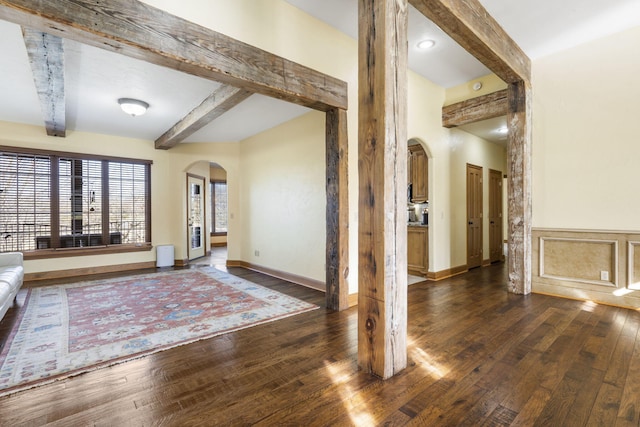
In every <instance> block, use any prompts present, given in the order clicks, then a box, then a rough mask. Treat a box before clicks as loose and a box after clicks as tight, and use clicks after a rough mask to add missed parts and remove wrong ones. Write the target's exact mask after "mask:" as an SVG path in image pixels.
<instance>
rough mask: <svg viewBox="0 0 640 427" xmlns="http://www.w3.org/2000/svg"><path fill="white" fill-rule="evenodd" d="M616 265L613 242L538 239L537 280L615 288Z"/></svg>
mask: <svg viewBox="0 0 640 427" xmlns="http://www.w3.org/2000/svg"><path fill="white" fill-rule="evenodd" d="M617 266H618V242H617V241H616V240H590V239H567V238H555V237H540V277H544V278H549V279H559V280H569V281H574V282H586V283H591V284H594V285H603V286H617V276H618V274H617ZM603 271H604V272H606V276H607V277H608V278H606V279H603V278H602V277H601V272H603Z"/></svg>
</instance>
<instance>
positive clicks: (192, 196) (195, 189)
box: [187, 175, 206, 260]
mask: <svg viewBox="0 0 640 427" xmlns="http://www.w3.org/2000/svg"><path fill="white" fill-rule="evenodd" d="M204 192H205V186H204V178H202V177H198V176H193V175H187V236H188V238H189V242H188V246H187V247H188V248H189V250H188V256H189V259H190V260H191V259H195V258H200V257H203V256H204V255H205V253H206V250H205V249H206V248H205V241H206V239H205V237H206V230H205V212H204Z"/></svg>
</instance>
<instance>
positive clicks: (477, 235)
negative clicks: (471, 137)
mask: <svg viewBox="0 0 640 427" xmlns="http://www.w3.org/2000/svg"><path fill="white" fill-rule="evenodd" d="M481 265H482V168H481V167H480V166H475V165H470V164H468V163H467V268H475V267H480V266H481Z"/></svg>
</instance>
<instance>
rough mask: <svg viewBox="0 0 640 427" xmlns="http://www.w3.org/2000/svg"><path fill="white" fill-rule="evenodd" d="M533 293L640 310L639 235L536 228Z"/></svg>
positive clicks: (533, 242) (533, 253)
mask: <svg viewBox="0 0 640 427" xmlns="http://www.w3.org/2000/svg"><path fill="white" fill-rule="evenodd" d="M532 237H533V239H532V246H533V247H532V249H533V251H532V256H533V259H532V280H531V282H532V291H533V292H535V293H542V294H549V295H556V296H563V297H568V298H574V299H579V300H585V301H593V302H599V303H604V304H610V305H617V306H622V307H630V308H636V309H637V308H640V232H628V231H597V230H566V229H539V228H536V229H533V236H532Z"/></svg>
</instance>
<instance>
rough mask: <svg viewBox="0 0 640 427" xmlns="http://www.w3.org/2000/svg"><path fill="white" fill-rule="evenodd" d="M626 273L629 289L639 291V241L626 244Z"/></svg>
mask: <svg viewBox="0 0 640 427" xmlns="http://www.w3.org/2000/svg"><path fill="white" fill-rule="evenodd" d="M627 248H628V256H627V271H628V275H629V280H628V283H627V287H628V288H629V289H640V241H639V242H634V241H630V242H629V244H628V247H627Z"/></svg>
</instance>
